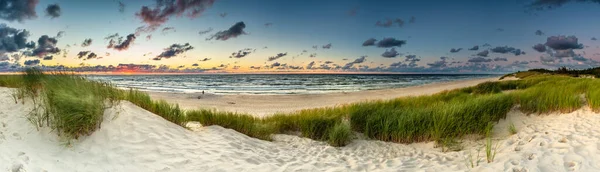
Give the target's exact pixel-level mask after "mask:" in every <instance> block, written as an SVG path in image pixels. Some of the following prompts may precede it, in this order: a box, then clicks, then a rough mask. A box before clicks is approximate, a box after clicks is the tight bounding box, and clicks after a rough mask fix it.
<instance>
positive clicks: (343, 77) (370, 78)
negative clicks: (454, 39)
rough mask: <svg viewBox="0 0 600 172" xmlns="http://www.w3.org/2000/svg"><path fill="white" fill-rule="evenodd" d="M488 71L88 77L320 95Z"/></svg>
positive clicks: (154, 87)
mask: <svg viewBox="0 0 600 172" xmlns="http://www.w3.org/2000/svg"><path fill="white" fill-rule="evenodd" d="M495 76H498V75H488V74H201V75H93V76H87V77H88V78H89V79H92V80H98V81H103V82H110V83H112V84H113V85H115V86H117V87H119V88H123V89H129V88H134V89H138V90H142V91H154V92H176V93H198V92H202V91H204V92H206V93H212V94H220V95H228V94H247V95H255V94H263V95H277V94H323V93H334V92H354V91H363V90H378V89H389V88H402V87H410V86H418V85H424V84H430V83H437V82H448V81H457V80H466V79H475V78H488V77H495Z"/></svg>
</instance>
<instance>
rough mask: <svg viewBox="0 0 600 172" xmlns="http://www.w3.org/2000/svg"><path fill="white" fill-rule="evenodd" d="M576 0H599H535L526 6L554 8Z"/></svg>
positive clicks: (589, 0)
mask: <svg viewBox="0 0 600 172" xmlns="http://www.w3.org/2000/svg"><path fill="white" fill-rule="evenodd" d="M572 2H578V3H598V4H600V1H599V0H535V1H533V2H531V3H530V4H528V5H527V6H528V7H529V8H530V9H532V10H544V9H555V8H558V7H561V6H563V5H565V4H567V3H572Z"/></svg>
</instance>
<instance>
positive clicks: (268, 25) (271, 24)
mask: <svg viewBox="0 0 600 172" xmlns="http://www.w3.org/2000/svg"><path fill="white" fill-rule="evenodd" d="M271 26H273V23H265V27H271Z"/></svg>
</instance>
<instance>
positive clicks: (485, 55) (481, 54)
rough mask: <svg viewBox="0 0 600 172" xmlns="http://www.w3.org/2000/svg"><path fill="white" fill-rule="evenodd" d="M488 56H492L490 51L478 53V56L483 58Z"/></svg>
mask: <svg viewBox="0 0 600 172" xmlns="http://www.w3.org/2000/svg"><path fill="white" fill-rule="evenodd" d="M488 54H490V51H488V50H484V51H482V52H479V53H477V56H481V57H487V56H488Z"/></svg>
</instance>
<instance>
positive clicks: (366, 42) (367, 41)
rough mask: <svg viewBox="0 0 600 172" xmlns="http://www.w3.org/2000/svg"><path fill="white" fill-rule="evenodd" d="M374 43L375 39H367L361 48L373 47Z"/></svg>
mask: <svg viewBox="0 0 600 172" xmlns="http://www.w3.org/2000/svg"><path fill="white" fill-rule="evenodd" d="M375 42H377V39H375V38H369V39H367V40H366V41H365V42H363V44H362V46H365V47H366V46H372V45H375Z"/></svg>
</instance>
